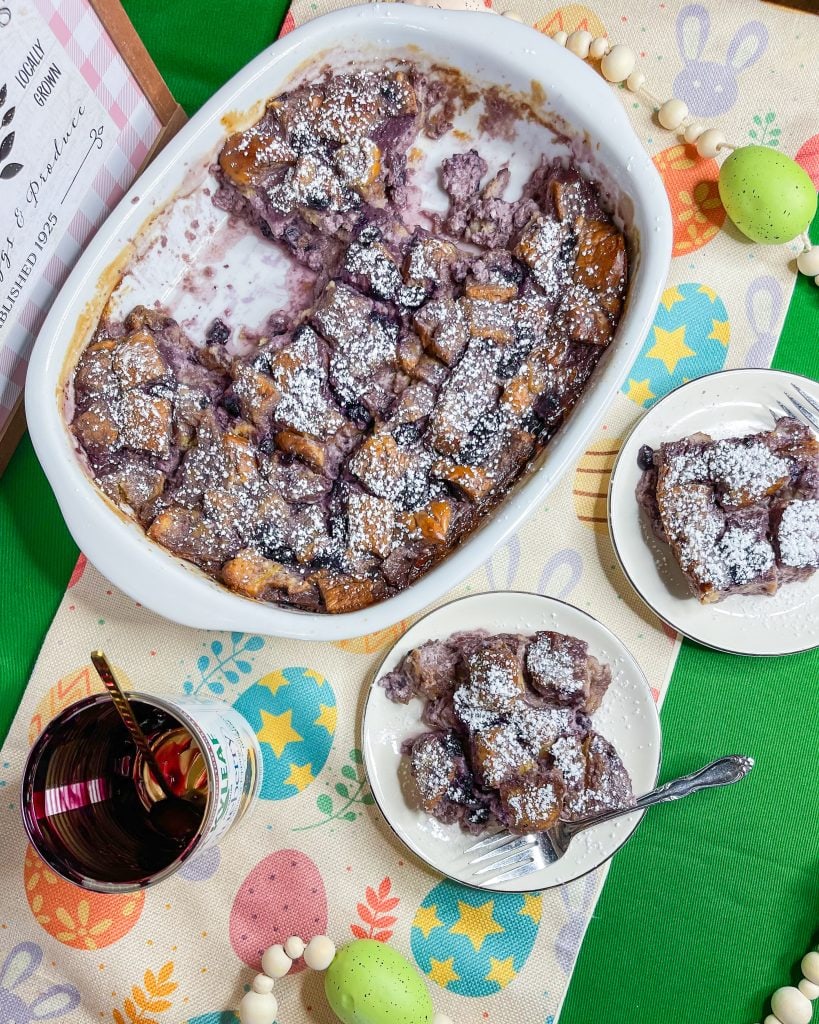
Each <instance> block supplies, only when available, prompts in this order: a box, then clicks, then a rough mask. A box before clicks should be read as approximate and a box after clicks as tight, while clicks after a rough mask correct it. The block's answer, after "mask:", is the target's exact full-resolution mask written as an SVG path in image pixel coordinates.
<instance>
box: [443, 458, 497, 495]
mask: <svg viewBox="0 0 819 1024" xmlns="http://www.w3.org/2000/svg"><path fill="white" fill-rule="evenodd" d="M431 473H432V476H434V477H436V478H437V479H438V480H447V481H448V482H449V483H451V484H452V485H453V486H454V487H456V488H457V489H458V490H459V491H460V493H461V494H463V495H464V497H466V498H469V500H470V501H481V500H482V499H483V498H485V497H487V495H489V494H491V493H492V488H493V487H494V486H495V480H494V478H493V476H492V475H491V473H488V472H487V471H486V470H485V469H482V468H481V467H480V466H462V465H459V464H458V463H453V462H447V461H446V460H444V459H439V461H438V462H436V463H434V465H433V466H432V471H431Z"/></svg>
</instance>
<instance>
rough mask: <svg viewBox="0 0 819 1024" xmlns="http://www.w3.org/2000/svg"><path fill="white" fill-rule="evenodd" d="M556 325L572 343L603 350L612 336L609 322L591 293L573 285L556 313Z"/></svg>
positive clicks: (581, 286)
mask: <svg viewBox="0 0 819 1024" xmlns="http://www.w3.org/2000/svg"><path fill="white" fill-rule="evenodd" d="M556 319H557V323H558V324H559V325H560V327H561V329H562V330H563V331H565V333H566V335H567V336H568V337H569V338H570V339H571V340H572V341H582V342H584V343H585V344H586V345H598V346H599V347H600V348H605V347H606V345H608V344H609V342H610V341H611V339H612V337H613V336H614V328H613V327H612V325H611V321H610V320H609V318H608V316H607V315H606V313H605V312H604V310H603V309H602V308H601V306H600V305H599V303H598V300H597V298H596V296H595V295H594V293H593V292H591V291H589V289H588V288H586V287H585V286H583V285H574V286H573V287H572V288H571V290H570V291H569V292H568V293H567V295H566V297H565V298H564V300H563V302H562V303H561V304H560V308H559V309H558V311H557V318H556Z"/></svg>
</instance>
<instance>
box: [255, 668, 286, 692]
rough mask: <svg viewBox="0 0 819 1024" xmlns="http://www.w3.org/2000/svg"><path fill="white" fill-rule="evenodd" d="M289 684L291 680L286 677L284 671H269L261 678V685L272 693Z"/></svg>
mask: <svg viewBox="0 0 819 1024" xmlns="http://www.w3.org/2000/svg"><path fill="white" fill-rule="evenodd" d="M289 685H290V681H289V680H288V679H286V678H285V676H284V673H283V672H268V673H267V675H266V676H262V678H261V679H260V680H259V686H264V687H266V688H267V689H268V690H270V692H271V693H272V694H276V693H278V691H279V690H280V689H281V688H282V687H283V686H289Z"/></svg>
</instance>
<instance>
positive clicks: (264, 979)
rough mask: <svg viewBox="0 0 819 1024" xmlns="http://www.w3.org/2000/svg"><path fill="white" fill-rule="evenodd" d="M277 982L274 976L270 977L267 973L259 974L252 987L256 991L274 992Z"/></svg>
mask: <svg viewBox="0 0 819 1024" xmlns="http://www.w3.org/2000/svg"><path fill="white" fill-rule="evenodd" d="M275 984H276V982H275V981H274V980H273V979H272V978H268V976H267V975H266V974H257V975H256V977H255V978H254V979H253V982H252V984H251V986H250V987H251V988H252V989H253V991H254V992H262V993H265V992H272V991H273V986H274V985H275Z"/></svg>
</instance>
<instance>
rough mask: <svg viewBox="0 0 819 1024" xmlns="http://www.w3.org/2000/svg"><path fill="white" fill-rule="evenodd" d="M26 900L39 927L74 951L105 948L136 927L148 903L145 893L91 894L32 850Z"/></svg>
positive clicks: (26, 873)
mask: <svg viewBox="0 0 819 1024" xmlns="http://www.w3.org/2000/svg"><path fill="white" fill-rule="evenodd" d="M23 881H24V883H25V889H26V899H27V900H28V905H29V907H31V912H32V914H33V915H34V918H35V920H36V921H37V924H39V925H40V927H41V928H43V929H44V930H45V931H47V932H48V934H49V935H50V936H52V938H55V939H56V940H57V941H58V942H62V944H63V945H64V946H71V947H72V948H73V949H102V948H103V946H110V945H112V944H113V943H114V942H117V941H118V940H119V939H121V938H122V937H123V936H124V935H127V934H128V932H129V931H130V930H131V929H132V928H133V927H134V925H135V924H136V923H137V921H138V920H139V915H140V914H141V913H142V907H143V905H144V903H145V893H144V892H129V893H123V894H107V893H98V892H88V891H87V890H86V889H81V888H80V887H79V886H77V885H72V884H71V882H66V881H64V880H63V879H62V878H60V877H59V876H58V875H55V874H54V872H53V871H52V870H51V869H50V868H48V867H46V865H45V864H44V863H43V862H42V861H41V860H40V858H39V857H38V856H37V854H36V853H35V852H34V850H33V849H32V848H31V847H29V848H28V850H27V851H26V859H25V862H24V865H23Z"/></svg>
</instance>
